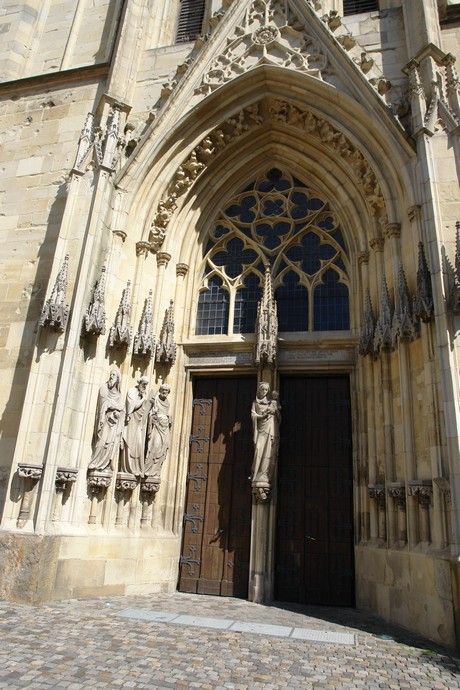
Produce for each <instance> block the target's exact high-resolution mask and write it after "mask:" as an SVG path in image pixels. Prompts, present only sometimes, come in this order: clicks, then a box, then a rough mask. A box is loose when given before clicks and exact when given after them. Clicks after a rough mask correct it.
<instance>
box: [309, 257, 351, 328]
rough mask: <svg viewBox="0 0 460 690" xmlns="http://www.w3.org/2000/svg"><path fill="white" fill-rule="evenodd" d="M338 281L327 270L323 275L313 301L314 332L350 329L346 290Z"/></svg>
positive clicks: (334, 273) (330, 271) (337, 277)
mask: <svg viewBox="0 0 460 690" xmlns="http://www.w3.org/2000/svg"><path fill="white" fill-rule="evenodd" d="M338 281H339V276H338V274H337V273H336V272H335V271H333V270H329V271H326V273H325V274H324V275H323V283H324V284H323V285H318V287H317V288H316V289H315V292H314V299H313V321H314V330H315V331H346V330H348V329H349V328H350V308H349V300H348V288H347V287H346V285H342V284H341V283H339V282H338Z"/></svg>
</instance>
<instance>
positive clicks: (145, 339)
mask: <svg viewBox="0 0 460 690" xmlns="http://www.w3.org/2000/svg"><path fill="white" fill-rule="evenodd" d="M152 294H153V293H152V290H149V296H148V298H147V299H146V301H145V306H144V310H143V312H142V318H141V322H140V324H139V330H138V332H137V333H136V335H135V336H134V346H133V352H134V354H135V355H139V356H143V355H144V356H148V357H153V356H154V355H155V347H156V343H155V335H154V333H153V330H152V323H153V309H152Z"/></svg>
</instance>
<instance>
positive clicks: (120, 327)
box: [108, 280, 132, 349]
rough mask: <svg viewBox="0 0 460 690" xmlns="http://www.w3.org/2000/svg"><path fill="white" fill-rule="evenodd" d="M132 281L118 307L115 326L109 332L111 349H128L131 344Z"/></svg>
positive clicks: (128, 284) (129, 282)
mask: <svg viewBox="0 0 460 690" xmlns="http://www.w3.org/2000/svg"><path fill="white" fill-rule="evenodd" d="M131 334H132V329H131V281H130V280H128V282H127V284H126V287H125V289H124V290H123V295H122V298H121V301H120V306H119V307H118V311H117V315H116V317H115V321H114V324H113V326H112V327H111V329H110V331H109V343H108V345H109V347H110V348H115V349H124V348H128V347H129V345H130V343H131Z"/></svg>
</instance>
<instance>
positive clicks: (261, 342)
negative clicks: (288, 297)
mask: <svg viewBox="0 0 460 690" xmlns="http://www.w3.org/2000/svg"><path fill="white" fill-rule="evenodd" d="M277 350H278V316H277V310H276V300H275V298H274V297H273V281H272V275H271V270H270V266H266V268H265V278H264V291H263V295H262V299H260V300H259V304H258V305H257V318H256V341H255V352H254V363H255V364H256V365H257V366H260V367H261V368H263V367H264V365H265V364H268V365H270V366H275V364H276V357H277Z"/></svg>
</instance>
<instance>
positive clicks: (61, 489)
mask: <svg viewBox="0 0 460 690" xmlns="http://www.w3.org/2000/svg"><path fill="white" fill-rule="evenodd" d="M77 475H78V469H77V468H75V467H58V468H57V470H56V478H55V486H56V499H55V501H54V509H53V517H52V518H51V519H52V520H53V522H59V520H60V519H61V512H62V503H63V499H64V494H65V492H66V491H70V490H71V488H72V485H73V484H74V483H75V482H76V481H77Z"/></svg>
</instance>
